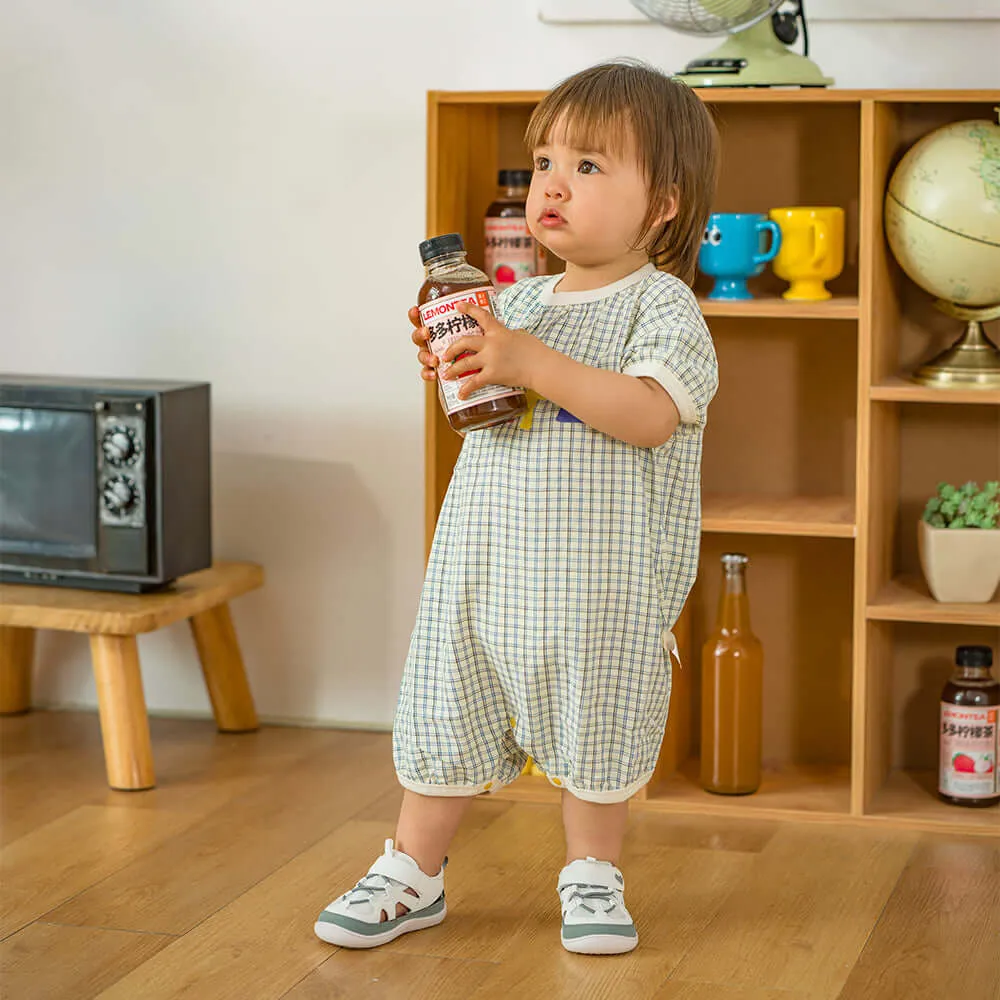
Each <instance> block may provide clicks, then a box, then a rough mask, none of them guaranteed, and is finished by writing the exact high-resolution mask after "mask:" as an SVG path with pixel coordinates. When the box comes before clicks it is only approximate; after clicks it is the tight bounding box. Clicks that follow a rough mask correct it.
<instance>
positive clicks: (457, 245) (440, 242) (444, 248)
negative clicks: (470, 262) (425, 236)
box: [419, 233, 465, 264]
mask: <svg viewBox="0 0 1000 1000" xmlns="http://www.w3.org/2000/svg"><path fill="white" fill-rule="evenodd" d="M419 250H420V260H421V261H422V262H423V263H424V264H426V263H427V261H429V260H433V259H434V258H435V257H444V256H445V255H446V254H449V253H465V244H464V243H463V242H462V236H461V234H460V233H448V234H447V235H446V236H432V237H431V238H430V239H429V240H424V241H423V243H421V244H420V247H419Z"/></svg>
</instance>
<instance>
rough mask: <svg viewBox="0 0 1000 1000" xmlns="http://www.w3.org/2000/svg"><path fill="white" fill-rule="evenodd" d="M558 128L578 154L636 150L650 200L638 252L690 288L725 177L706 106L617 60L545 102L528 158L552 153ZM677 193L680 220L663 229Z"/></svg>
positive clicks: (655, 73)
mask: <svg viewBox="0 0 1000 1000" xmlns="http://www.w3.org/2000/svg"><path fill="white" fill-rule="evenodd" d="M557 128H558V129H560V130H562V129H565V138H564V141H565V142H567V143H568V144H569V145H571V146H575V147H577V148H578V149H592V150H594V151H595V152H598V151H605V152H610V153H612V154H618V155H621V154H623V153H624V152H625V151H626V150H628V149H630V148H634V149H635V152H636V155H637V156H638V158H639V165H640V167H641V169H642V172H643V173H644V175H645V177H646V183H647V190H648V192H649V211H648V212H647V214H646V218H645V219H644V220H643V224H642V228H641V230H640V233H639V237H638V242H637V244H636V247H635V249H639V248H642V249H644V250H645V251H646V253H647V254H649V256H650V257H651V258H652V259H653V260H655V261H656V264H657V266H659V267H664V268H667V269H668V270H670V271H672V272H673V273H674V274H676V275H677V276H678V277H679V278H681V279H682V280H684V281H686V282H687V283H688V284H689V285H690V284H691V282H692V281H694V276H695V269H696V265H697V260H698V248H699V247H700V245H701V238H702V234H703V233H704V231H705V223H706V222H707V221H708V214H709V212H710V210H711V203H712V198H713V197H714V195H715V183H716V176H717V171H718V145H719V137H718V132H717V130H716V127H715V123H714V122H713V120H712V116H711V115H710V114H709V112H708V109H707V108H706V107H705V105H704V104H703V103H702V102H701V100H699V98H698V97H697V96H696V95H695V94H694V93H693V92H692V90H691V89H690V88H689V87H688V86H687V85H686V84H684V83H681V82H680V81H679V80H673V79H671V78H670V77H668V76H666V75H665V74H663V73H661V72H660V71H659V70H658V69H654V68H653V67H652V66H648V65H646V64H645V63H641V62H638V61H633V60H615V61H613V62H608V63H601V64H599V65H597V66H592V67H591V68H590V69H585V70H583V71H582V72H581V73H576V74H575V75H573V76H571V77H569V78H568V79H566V80H563V82H562V83H560V84H559V85H558V86H557V87H556V88H555V89H554V90H552V91H550V92H549V93H548V94H546V95H545V97H543V98H542V100H541V102H540V103H539V105H538V106H537V107H536V108H535V110H534V112H533V114H532V116H531V120H530V121H529V122H528V128H527V131H526V132H525V135H524V142H525V145H526V146H527V147H528V150H529V151H534V150H535V149H536V148H537V147H539V146H543V145H545V144H546V142H548V141H550V139H551V137H552V132H553V130H554V129H557ZM633 143H634V147H633ZM674 193H676V196H677V206H678V211H677V215H676V216H675V217H674V218H673V219H671V220H670V221H668V222H665V223H661V224H657V217H658V216H660V215H661V214H662V212H663V208H664V204H665V202H666V200H667V199H668V198H669V197H670V196H671V194H674Z"/></svg>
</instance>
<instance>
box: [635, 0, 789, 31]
mask: <svg viewBox="0 0 1000 1000" xmlns="http://www.w3.org/2000/svg"><path fill="white" fill-rule="evenodd" d="M783 2H784V0H632V5H633V6H634V7H637V8H638V9H639V10H641V11H642V13H643V14H645V15H646V17H648V18H651V19H652V20H654V21H659V22H660V24H664V25H666V26H667V27H668V28H673V29H674V31H681V32H684V33H685V34H688V35H725V34H728V33H730V32H734V31H741V30H742V29H744V28H749V27H750V26H751V25H754V24H756V23H757V22H758V21H761V20H763V19H764V18H765V17H767V15H768V14H770V13H771V12H772V11H773V10H775V9H776V8H778V7H780V6H781V4H782V3H783Z"/></svg>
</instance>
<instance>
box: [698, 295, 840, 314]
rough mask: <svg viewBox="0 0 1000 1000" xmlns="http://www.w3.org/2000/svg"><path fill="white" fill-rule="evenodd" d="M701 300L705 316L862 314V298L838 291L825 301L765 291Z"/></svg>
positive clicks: (699, 302) (700, 303) (699, 301)
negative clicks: (750, 295)
mask: <svg viewBox="0 0 1000 1000" xmlns="http://www.w3.org/2000/svg"><path fill="white" fill-rule="evenodd" d="M698 304H699V305H700V306H701V311H702V313H704V315H705V316H709V317H711V316H725V317H732V318H734V319H739V318H741V317H747V318H761V319H848V320H856V319H857V318H858V315H859V309H858V299H857V296H853V295H835V296H834V297H833V298H832V299H827V301H825V302H790V301H787V300H786V299H783V298H781V296H779V295H761V296H759V297H758V298H755V299H744V300H742V301H730V302H727V301H722V300H713V299H706V298H700V299H699V300H698Z"/></svg>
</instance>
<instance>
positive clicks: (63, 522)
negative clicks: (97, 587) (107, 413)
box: [0, 406, 97, 559]
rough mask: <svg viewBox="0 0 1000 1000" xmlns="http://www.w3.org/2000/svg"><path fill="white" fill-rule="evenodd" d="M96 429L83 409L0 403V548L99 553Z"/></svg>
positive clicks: (76, 555)
mask: <svg viewBox="0 0 1000 1000" xmlns="http://www.w3.org/2000/svg"><path fill="white" fill-rule="evenodd" d="M95 434H96V429H95V423H94V416H93V414H92V413H90V412H89V411H86V410H56V409H42V408H35V407H30V408H22V407H12V406H0V551H2V552H12V553H14V552H17V553H37V554H39V555H49V556H65V557H67V558H73V559H79V558H88V557H92V556H94V555H96V553H97V514H96V511H95V504H96V502H97V499H96V492H97V489H96V486H97V484H96V479H97V461H96V448H97V442H96V440H95Z"/></svg>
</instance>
